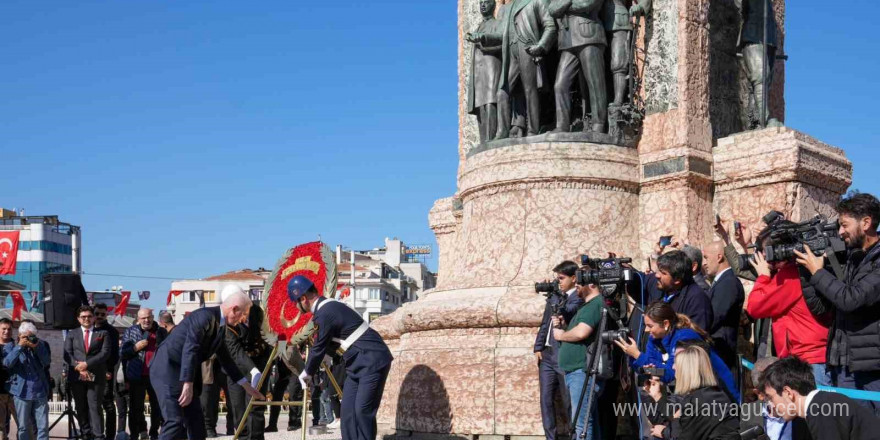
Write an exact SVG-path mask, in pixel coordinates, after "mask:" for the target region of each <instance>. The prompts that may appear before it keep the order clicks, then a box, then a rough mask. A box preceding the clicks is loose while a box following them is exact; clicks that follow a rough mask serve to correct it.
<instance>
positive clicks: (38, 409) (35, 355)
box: [3, 322, 52, 440]
mask: <svg viewBox="0 0 880 440" xmlns="http://www.w3.org/2000/svg"><path fill="white" fill-rule="evenodd" d="M51 360H52V354H51V352H50V350H49V344H48V343H47V342H46V341H43V340H41V339H39V338H37V327H36V326H35V325H34V324H33V323H31V322H22V323H21V326H19V328H18V345H16V346H15V348H13V349H12V350H11V351H9V353H8V354H7V355H6V357H5V358H3V366H4V367H6V368H8V369H9V374H10V385H9V393H10V394H12V395H13V397H14V401H15V413H16V414H17V416H18V417H17V419H18V438H19V439H28V438H30V437H29V433H28V430H29V429H32V427H36V435H37V439H39V440H46V439H48V438H49V394H50V393H51V387H50V386H49V363H50V362H51Z"/></svg>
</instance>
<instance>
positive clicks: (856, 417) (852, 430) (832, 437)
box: [807, 391, 880, 440]
mask: <svg viewBox="0 0 880 440" xmlns="http://www.w3.org/2000/svg"><path fill="white" fill-rule="evenodd" d="M835 405H837V406H835ZM843 408H846V409H843ZM807 426H809V427H810V433H811V434H813V438H815V439H819V440H838V439H840V440H869V439H870V440H877V439H880V418H877V417H875V416H874V413H873V412H871V410H869V409H868V408H866V407H864V406H862V405H860V404H858V403H857V402H856V401H855V400H853V399H850V398H849V397H846V396H844V395H843V394H838V393H829V392H827V391H819V392H818V393H817V394H816V396H815V397H813V400H812V402H810V406H809V407H808V408H807Z"/></svg>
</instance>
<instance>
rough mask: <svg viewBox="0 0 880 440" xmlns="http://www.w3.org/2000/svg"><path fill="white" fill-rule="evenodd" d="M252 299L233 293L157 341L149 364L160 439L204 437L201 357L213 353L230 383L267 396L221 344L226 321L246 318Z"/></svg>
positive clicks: (257, 396)
mask: <svg viewBox="0 0 880 440" xmlns="http://www.w3.org/2000/svg"><path fill="white" fill-rule="evenodd" d="M251 305H252V302H251V300H250V299H249V298H248V297H247V295H245V294H242V293H236V294H234V295H230V296H229V297H228V298H226V299H225V300H224V301H223V303H222V304H221V305H220V307H205V308H201V309H198V310H196V311H194V312H192V313H191V314H190V315H189V316H187V317H186V318H184V319H183V321H181V322H180V325H178V326H177V328H175V329H174V331H173V332H171V334H170V335H168V338H167V339H165V342H164V343H163V344H162V345H161V346H159V349H158V350H157V351H156V356H155V357H154V358H153V362H152V363H151V364H150V380H151V381H152V383H153V388H154V389H155V391H156V398H157V401H158V403H159V407H160V408H161V409H162V417H163V418H164V422H163V423H162V431H161V433H160V434H159V439H160V440H179V439H182V438H188V439H189V440H203V439H205V438H206V435H207V432H206V431H205V420H204V414H203V413H202V405H201V404H200V402H199V399H194V398H193V396H198V395H199V394H201V385H202V378H201V375H202V369H201V364H202V362H204V361H206V360H208V358H209V357H211V355H212V354H216V355H217V362H218V363H219V364H220V368H222V369H223V371H225V372H226V375H227V376H228V377H229V378H230V379H232V381H233V382H236V383H238V384H239V385H241V386H242V388H244V391H245V392H246V393H248V394H250V395H251V397H253V398H255V399H260V400H262V399H265V397H263V395H262V394H261V393H260V392H259V391H257V390H255V389H254V387H252V386H251V384H250V382H248V380H247V378H245V377H244V376H243V375H242V374H241V371H240V370H239V369H238V367H237V366H236V365H235V362H234V361H233V360H232V357H231V356H230V354H229V350H228V349H227V347H226V344H225V343H224V341H225V337H226V328H227V327H226V326H227V325H230V326H235V325H238V324H239V323H241V322H243V321H244V320H245V319H247V316H248V312H249V311H250V308H251Z"/></svg>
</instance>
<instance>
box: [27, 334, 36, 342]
mask: <svg viewBox="0 0 880 440" xmlns="http://www.w3.org/2000/svg"><path fill="white" fill-rule="evenodd" d="M27 341H28V342H30V343H31V344H36V343H37V342H38V341H39V339H37V335H28V336H27Z"/></svg>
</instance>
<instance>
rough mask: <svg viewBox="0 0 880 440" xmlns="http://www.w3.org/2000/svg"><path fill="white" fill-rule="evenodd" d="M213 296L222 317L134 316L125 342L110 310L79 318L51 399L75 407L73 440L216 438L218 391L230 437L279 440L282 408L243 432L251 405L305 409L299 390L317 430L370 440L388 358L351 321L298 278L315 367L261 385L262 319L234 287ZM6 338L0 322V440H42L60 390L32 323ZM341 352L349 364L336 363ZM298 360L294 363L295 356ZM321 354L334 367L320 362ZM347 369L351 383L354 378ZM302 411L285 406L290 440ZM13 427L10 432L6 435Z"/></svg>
mask: <svg viewBox="0 0 880 440" xmlns="http://www.w3.org/2000/svg"><path fill="white" fill-rule="evenodd" d="M221 296H222V304H221V305H220V307H206V308H202V309H199V310H197V311H195V312H193V313H191V314H190V315H189V316H187V317H186V318H184V319H183V320H182V321H181V323H180V325H175V323H174V320H173V317H172V316H171V315H170V314H169V313H167V312H163V313H161V314H160V315H159V319H158V321H156V320H154V317H153V311H152V310H151V309H149V308H141V309H140V310H139V311H138V313H137V322H135V323H134V325H132V326H131V327H129V328H127V329H126V330H125V331H124V332H123V333H122V334H121V335H120V333H119V331H118V330H117V329H116V328H115V327H114V326H112V325H110V323H108V321H107V306H106V305H104V304H96V305H95V306H89V305H83V306H81V307H79V309H78V310H76V318H77V320H78V321H79V327H77V328H74V329H71V330H68V331H67V333H66V336H65V339H64V347H63V368H62V370H63V371H62V380H61V384H59V385H60V387H59V389H58V391H59V392H60V394H61V395H62V396H66V398H67V399H70V400H71V401H72V405H73V408H74V410H75V418H76V425H77V428H76V429H77V431H78V432H77V434H79V435H80V438H83V439H87V440H91V439H99V440H104V439H119V440H122V439H130V438H134V437H138V438H139V439H141V440H147V439H150V440H153V439H162V440H181V439H196V440H199V439H204V438H211V437H217V435H218V434H217V430H216V425H217V422H218V418H219V417H218V416H219V410H220V397H221V390H222V394H223V395H224V396H225V400H226V402H225V403H226V408H227V416H226V427H225V428H226V429H225V431H226V432H225V433H226V435H233V434H235V432H236V428H237V427H238V426H239V425H240V424H241V425H242V426H244V429H243V430H242V432H241V438H246V439H262V438H264V433H265V432H273V431H277V430H278V427H277V423H278V418H279V415H280V411H281V407H280V406H273V407H272V409H271V411H270V417H269V424H268V426H266V421H265V418H264V414H265V407H264V406H259V405H257V406H254V409H253V411H251V413H250V415H249V416H248V417H247V419H245V422H244V423H242V419H244V412H245V408H246V406H247V405H248V400H249V399H251V398H256V399H265V396H264V393H267V392H268V390H269V389H271V390H272V399H273V400H275V401H281V400H287V401H301V399H302V395H303V388H309V389H310V396H311V399H312V400H311V401H312V405H311V406H312V414H313V417H312V424H313V426H317V425H329V426H330V427H334V426H336V427H340V426H341V427H342V433H343V438H345V439H346V440H355V439H367V440H372V439H375V436H376V423H375V415H376V410H377V409H378V405H379V402H380V400H381V394H382V390H383V388H384V382H385V378H386V377H387V374H388V370H389V368H390V363H391V353H390V351H388V348H387V347H386V346H385V344H384V342H383V341H382V339H381V337H379V335H378V334H377V333H376V332H375V331H373V330H371V329H369V326H368V325H367V324H366V323H365V322H364V321H363V319H361V318H360V316H359V315H358V314H357V313H356V312H354V311H353V310H351V309H349V308H348V307H347V306H344V305H342V304H341V303H335V301H333V300H331V299H328V298H324V297H322V296H320V295H318V293H317V289H316V288H315V287H314V284H312V282H311V281H309V280H308V279H306V278H305V277H302V276H298V277H294V280H292V281H291V283H290V287H289V296H290V297H291V301H292V302H295V303H297V304H298V306H299V307H300V308H301V309H302V310H311V312H312V314H313V315H314V319H315V320H316V322H318V325H319V326H320V330H319V331H318V332H317V338H316V340H315V341H314V342H313V346H312V350H311V353H312V355H311V356H308V357H306V356H302V357H301V359H300V360H299V362H298V365H299V367H300V368H299V371H301V372H298V373H297V374H298V375H299V376H298V377H297V376H295V375H294V371H293V370H296V369H295V368H294V369H293V370H292V369H291V367H289V366H288V365H287V363H286V362H284V361H281V360H280V359H279V360H278V361H277V363H276V364H275V365H274V366H273V368H272V369H271V371H273V374H272V376H271V377H270V378H267V379H268V380H261V379H262V371H264V368H265V367H266V365H267V363H268V359H269V353H270V351H271V349H270V347H269V346H268V344H267V343H266V341H265V339H264V335H263V334H262V332H261V331H260V329H261V326H262V320H263V311H262V309H261V308H260V307H258V306H256V305H254V303H253V302H252V301H251V300H250V299H249V297H248V296H247V295H246V294H245V293H244V292H243V291H242V289H241V288H239V287H237V286H234V285H233V286H227V287H226V288H224V290H223V292H222V293H221ZM332 303H335V304H332ZM323 305H326V306H327V307H324V306H323ZM13 327H14V326H13V322H12V321H11V320H9V319H5V318H4V319H0V362H2V368H0V386H2V388H0V440H5V439H7V438H18V439H21V440H30V439H34V438H36V439H39V440H47V439H48V438H49V426H50V425H49V400H50V396H51V395H52V392H53V390H55V389H56V384H55V383H54V382H55V381H54V380H53V379H52V376H51V374H50V371H49V369H50V365H51V363H52V355H51V350H50V347H49V344H48V343H47V342H46V341H45V340H42V339H40V338H39V336H38V330H37V326H36V324H35V323H34V322H32V321H30V320H23V321H21V323H20V324H19V326H18V338H17V339H13ZM339 347H344V348H346V349H347V350H346V351H345V354H343V355H337V354H336V353H337V349H338V348H339ZM299 349H300V348H296V350H297V353H296V354H297V355H301V354H302V353H303V352H302V351H299ZM325 354H326V355H327V357H328V358H330V359H333V360H332V361H331V362H327V361H325ZM331 365H332V367H331ZM325 368H326V369H329V370H330V371H327V370H326V369H325ZM352 368H354V369H355V371H356V372H357V374H354V375H353V374H350V372H349V371H348V370H350V369H352ZM329 374H332V375H333V377H334V378H335V379H336V380H337V381H338V383H339V385H340V386H343V387H345V390H346V394H345V395H344V396H341V395H340V394H339V393H338V392H337V391H336V389H335V387H333V386H331V380H330V377H329ZM258 388H259V389H258ZM147 403H149V417H147V414H146V413H147V409H146V405H147ZM301 411H302V409H301V407H298V406H295V405H289V406H288V412H289V421H288V426H287V429H288V430H295V429H300V428H301V420H302V419H301V417H300V415H301ZM148 418H149V422H148V420H147V419H148ZM13 421H14V422H15V426H16V432H12V433H10V428H11V426H12V422H13ZM10 436H11V437H10Z"/></svg>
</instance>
